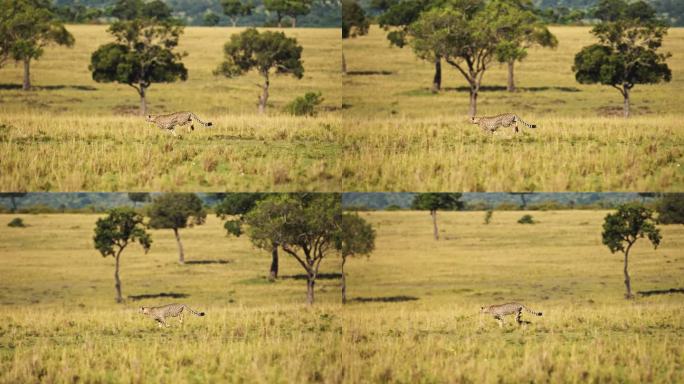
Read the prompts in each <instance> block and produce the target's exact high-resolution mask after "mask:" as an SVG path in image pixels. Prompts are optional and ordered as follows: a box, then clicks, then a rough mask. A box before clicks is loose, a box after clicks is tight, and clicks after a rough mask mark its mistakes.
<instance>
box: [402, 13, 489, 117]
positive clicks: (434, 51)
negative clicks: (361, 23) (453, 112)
mask: <svg viewBox="0 0 684 384" xmlns="http://www.w3.org/2000/svg"><path fill="white" fill-rule="evenodd" d="M453 3H454V4H453V6H452V7H435V8H432V9H430V10H428V11H424V12H422V13H421V15H420V17H419V18H418V20H417V21H415V22H414V23H412V24H411V25H410V26H409V28H408V34H409V35H410V36H411V40H410V42H409V43H410V45H411V47H412V48H413V51H414V52H415V53H416V55H417V56H418V57H419V58H422V59H425V60H432V59H434V58H435V57H441V58H442V59H443V60H444V61H446V62H447V63H448V64H449V65H451V66H453V67H454V68H456V69H457V70H458V72H459V73H461V75H463V77H464V78H465V79H466V81H467V82H468V84H469V88H470V108H469V111H468V113H469V115H470V116H471V117H472V116H475V114H476V113H477V96H478V93H479V91H480V84H481V83H482V77H483V76H484V73H485V71H486V70H487V68H489V64H491V63H492V61H493V60H494V59H495V58H496V50H497V46H498V42H499V40H498V39H499V38H498V35H497V34H498V32H499V27H500V25H499V23H500V22H501V20H500V14H499V12H498V11H497V9H496V8H495V7H494V6H493V5H492V4H491V3H490V4H488V5H487V7H485V6H484V1H483V0H454V2H453Z"/></svg>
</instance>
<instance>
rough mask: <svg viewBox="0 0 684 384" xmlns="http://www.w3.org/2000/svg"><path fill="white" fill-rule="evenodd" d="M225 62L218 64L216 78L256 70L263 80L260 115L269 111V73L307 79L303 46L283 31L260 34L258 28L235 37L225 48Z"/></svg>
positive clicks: (235, 75) (247, 30) (240, 74)
mask: <svg viewBox="0 0 684 384" xmlns="http://www.w3.org/2000/svg"><path fill="white" fill-rule="evenodd" d="M223 52H224V56H225V59H226V60H225V61H223V62H222V63H221V64H219V66H218V68H217V69H216V70H215V71H214V75H223V76H226V77H228V78H233V77H238V76H242V75H244V74H245V73H247V72H249V71H251V70H256V71H257V72H258V73H259V74H260V75H261V77H262V78H263V79H264V84H263V85H261V88H262V94H261V95H260V96H259V104H258V105H259V112H260V113H263V112H265V110H266V103H267V101H268V96H269V87H270V74H271V73H272V72H273V73H275V74H276V75H278V74H289V75H292V76H294V77H295V78H297V79H301V78H302V77H303V76H304V65H303V64H302V60H301V57H302V47H301V46H300V45H299V44H298V43H297V39H295V38H293V37H287V36H285V34H284V33H283V32H273V31H265V32H259V31H257V30H256V28H249V29H246V30H245V31H243V32H241V33H238V34H233V35H232V36H231V37H230V41H228V42H227V43H226V44H225V45H224V47H223Z"/></svg>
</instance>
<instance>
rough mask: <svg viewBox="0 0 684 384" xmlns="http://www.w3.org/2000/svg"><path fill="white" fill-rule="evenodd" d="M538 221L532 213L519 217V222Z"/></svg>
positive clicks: (531, 222)
mask: <svg viewBox="0 0 684 384" xmlns="http://www.w3.org/2000/svg"><path fill="white" fill-rule="evenodd" d="M535 223H536V221H534V219H533V218H532V215H523V217H521V218H520V219H518V224H535Z"/></svg>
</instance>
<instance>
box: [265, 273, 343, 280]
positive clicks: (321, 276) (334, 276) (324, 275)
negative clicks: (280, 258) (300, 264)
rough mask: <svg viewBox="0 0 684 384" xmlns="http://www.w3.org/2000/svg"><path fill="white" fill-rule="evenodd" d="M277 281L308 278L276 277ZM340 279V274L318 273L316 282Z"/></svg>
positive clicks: (304, 276) (298, 276)
mask: <svg viewBox="0 0 684 384" xmlns="http://www.w3.org/2000/svg"><path fill="white" fill-rule="evenodd" d="M278 278H279V279H292V280H306V279H308V277H307V276H306V275H305V274H303V273H300V274H297V275H285V276H278ZM340 278H342V274H341V273H319V274H318V276H316V280H334V279H340Z"/></svg>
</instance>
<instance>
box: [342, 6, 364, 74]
mask: <svg viewBox="0 0 684 384" xmlns="http://www.w3.org/2000/svg"><path fill="white" fill-rule="evenodd" d="M369 26H370V20H368V18H367V17H366V12H364V10H363V8H361V6H360V5H359V3H358V2H356V0H342V39H348V38H350V37H352V38H354V37H356V36H363V35H366V34H368V27H369ZM342 73H343V74H345V75H346V74H347V61H346V60H345V58H344V47H343V48H342Z"/></svg>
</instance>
